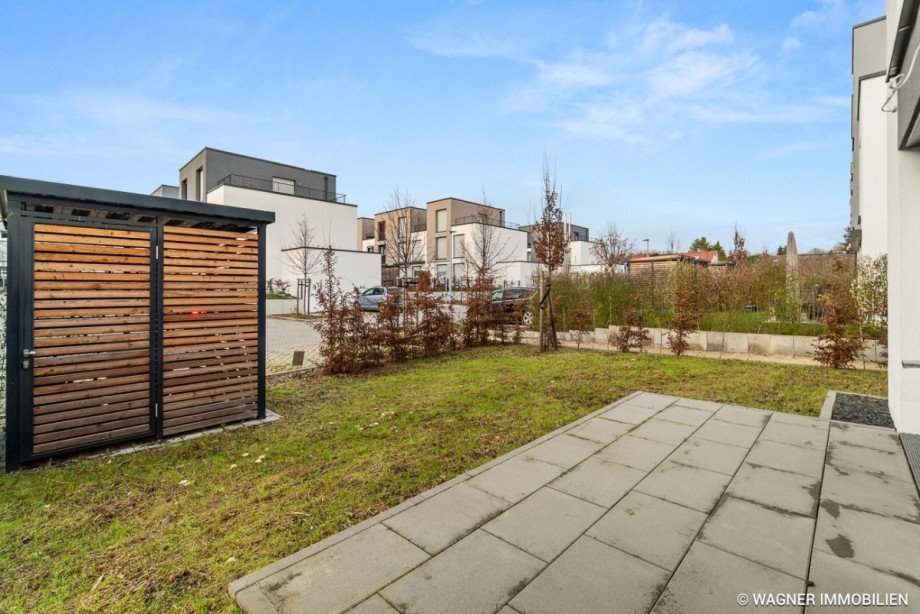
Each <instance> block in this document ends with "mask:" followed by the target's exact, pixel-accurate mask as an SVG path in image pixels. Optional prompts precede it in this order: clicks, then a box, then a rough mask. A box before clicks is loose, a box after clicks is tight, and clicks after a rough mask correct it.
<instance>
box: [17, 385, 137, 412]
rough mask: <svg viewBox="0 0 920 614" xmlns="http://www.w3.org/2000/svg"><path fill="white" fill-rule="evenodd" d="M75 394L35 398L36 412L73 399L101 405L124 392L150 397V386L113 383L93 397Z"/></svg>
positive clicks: (96, 392)
mask: <svg viewBox="0 0 920 614" xmlns="http://www.w3.org/2000/svg"><path fill="white" fill-rule="evenodd" d="M125 379H127V378H125ZM73 392H74V391H72V390H70V391H68V392H63V393H59V394H49V395H44V396H41V397H35V400H34V401H33V405H34V406H35V407H36V411H38V409H37V408H38V407H39V406H45V405H52V404H54V403H62V402H65V401H70V400H71V399H73V398H81V397H85V398H87V399H95V400H96V403H101V402H104V401H105V400H107V399H108V398H109V397H110V395H113V394H121V393H123V392H144V393H145V394H147V395H149V394H150V386H149V385H148V383H147V382H141V383H138V384H122V385H120V386H114V385H112V383H111V382H109V383H108V386H107V387H106V388H104V389H103V390H98V389H96V391H95V392H93V393H92V395H87V394H79V395H75V394H74V393H73ZM80 392H84V393H85V392H87V391H85V390H81V391H80Z"/></svg>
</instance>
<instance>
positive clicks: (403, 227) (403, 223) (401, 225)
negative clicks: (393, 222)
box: [396, 217, 408, 239]
mask: <svg viewBox="0 0 920 614" xmlns="http://www.w3.org/2000/svg"><path fill="white" fill-rule="evenodd" d="M396 228H397V232H398V233H399V238H400V239H403V238H405V236H406V232H407V231H408V222H407V220H406V218H405V217H401V218H399V221H398V225H397V227H396Z"/></svg>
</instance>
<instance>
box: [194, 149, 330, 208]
mask: <svg viewBox="0 0 920 614" xmlns="http://www.w3.org/2000/svg"><path fill="white" fill-rule="evenodd" d="M335 179H336V177H335V175H333V174H332V173H323V172H319V171H313V170H310V169H307V168H302V167H299V166H292V165H290V164H283V163H281V162H272V161H271V160H263V159H261V158H253V157H252V156H245V155H242V154H236V153H231V152H229V151H222V150H220V149H214V148H211V147H205V148H204V149H202V150H201V151H200V152H198V153H197V154H196V155H195V157H193V158H192V159H191V160H189V161H188V162H187V163H186V164H185V165H184V166H183V167H182V168H180V169H179V198H182V199H185V200H196V201H199V202H203V201H205V200H207V199H206V196H207V194H208V192H209V191H211V190H212V189H214V188H215V187H217V186H218V185H222V184H224V185H235V186H239V187H245V188H251V189H257V190H265V191H266V192H280V193H282V194H292V195H294V196H303V197H306V198H313V199H316V200H326V201H330V202H345V195H344V194H337V193H336V191H335V188H336V184H335Z"/></svg>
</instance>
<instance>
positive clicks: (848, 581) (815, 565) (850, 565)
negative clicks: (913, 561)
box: [805, 550, 920, 614]
mask: <svg viewBox="0 0 920 614" xmlns="http://www.w3.org/2000/svg"><path fill="white" fill-rule="evenodd" d="M809 580H810V581H811V582H813V583H814V586H812V587H811V588H809V589H808V592H810V593H813V594H814V595H815V603H816V605H815V607H811V606H807V607H806V608H805V612H806V613H811V612H814V613H816V614H817V613H818V612H827V613H828V614H830V613H835V614H840V613H860V614H864V613H865V612H869V611H871V609H872V608H871V606H870V607H866V606H854V607H842V606H840V605H835V604H833V602H830V603H827V604H826V605H825V606H823V607H822V606H821V605H820V603H821V600H820V595H821V594H824V595H837V594H840V595H853V594H854V593H855V594H862V593H868V594H869V595H877V594H880V595H885V594H895V595H907V601H908V605H913V606H914V607H916V604H918V603H920V586H917V585H916V584H912V583H911V582H908V581H906V580H904V579H902V578H898V577H896V576H892V575H891V574H887V573H883V572H880V571H877V570H875V569H872V568H871V567H866V566H865V565H860V564H858V563H854V562H853V561H851V560H848V559H844V558H841V557H838V556H834V555H832V554H827V553H826V552H821V551H820V550H815V552H814V555H813V556H812V559H811V570H810V573H809ZM879 609H880V610H893V611H895V612H897V611H899V610H904V609H905V608H903V607H883V608H879Z"/></svg>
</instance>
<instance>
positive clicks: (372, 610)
mask: <svg viewBox="0 0 920 614" xmlns="http://www.w3.org/2000/svg"><path fill="white" fill-rule="evenodd" d="M348 614H399V610H397V609H396V608H394V607H393V606H391V605H390V604H389V603H387V602H386V600H385V599H384V598H383V597H381V596H380V595H374V596H372V597H371V598H370V599H366V600H364V601H362V602H361V603H359V604H358V605H356V606H355V607H354V608H352V609H350V610H348Z"/></svg>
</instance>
